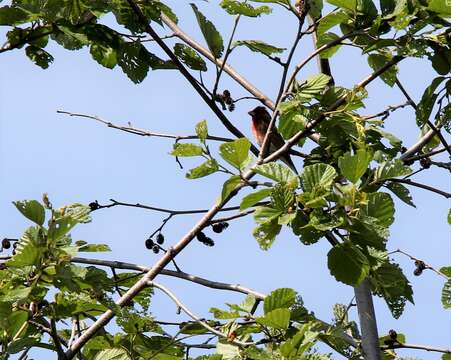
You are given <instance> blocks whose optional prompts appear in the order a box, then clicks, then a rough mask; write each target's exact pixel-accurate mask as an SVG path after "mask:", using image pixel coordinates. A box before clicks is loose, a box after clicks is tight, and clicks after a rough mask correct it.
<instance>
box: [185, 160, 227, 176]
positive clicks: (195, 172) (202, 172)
mask: <svg viewBox="0 0 451 360" xmlns="http://www.w3.org/2000/svg"><path fill="white" fill-rule="evenodd" d="M218 170H219V166H218V163H217V162H216V160H214V159H212V160H207V161H205V162H204V163H203V164H201V165H199V166H198V167H195V168H194V169H191V170H190V171H188V173H187V174H186V177H187V178H188V179H198V178H201V177H204V176H208V175H211V174H213V173H215V172H216V171H218Z"/></svg>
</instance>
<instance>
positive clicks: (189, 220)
mask: <svg viewBox="0 0 451 360" xmlns="http://www.w3.org/2000/svg"><path fill="white" fill-rule="evenodd" d="M197 3H198V5H199V7H200V8H201V9H202V11H204V12H205V14H206V15H207V16H208V17H209V18H211V19H212V20H213V21H214V22H215V24H216V25H217V27H218V28H219V29H220V31H221V32H222V34H223V35H224V38H225V39H227V36H228V34H229V33H230V31H231V27H232V18H231V17H230V16H229V15H227V14H226V13H225V12H224V11H222V10H221V9H220V8H219V7H217V6H216V5H215V3H216V1H212V2H211V3H210V4H209V3H205V2H202V1H198V2H197ZM168 4H169V5H171V6H172V7H173V9H174V10H175V11H176V13H177V14H178V15H179V17H180V19H181V20H180V25H181V27H182V28H183V29H185V30H186V31H187V32H188V33H189V34H191V35H192V36H193V37H195V38H196V39H197V40H202V37H201V34H200V32H199V30H198V28H197V25H196V24H195V22H194V21H195V20H194V16H193V14H192V11H191V9H190V7H189V5H188V3H185V2H184V1H170V2H168ZM103 21H104V22H105V23H111V18H105V19H104V20H103ZM156 26H157V25H156ZM159 30H161V33H164V30H162V29H161V28H159ZM294 30H295V23H294V21H293V20H288V19H287V17H286V13H284V12H282V11H280V10H276V11H274V13H273V14H272V15H270V16H265V17H263V18H262V19H259V20H255V19H247V18H246V19H243V21H242V23H241V24H240V26H239V28H238V32H237V36H236V38H237V39H262V40H265V41H267V42H268V43H271V44H274V45H276V46H280V47H289V45H290V43H291V41H292V37H293V36H294V33H293V31H294ZM3 34H4V32H2V35H3ZM2 37H3V36H2ZM149 49H151V50H152V49H154V50H153V51H154V52H155V53H157V54H160V51H159V50H158V49H156V48H155V45H150V46H149ZM47 50H48V51H49V52H50V53H51V54H53V56H54V57H55V62H54V63H53V64H52V65H51V66H50V68H49V69H47V70H41V69H40V68H39V67H37V66H35V65H34V64H33V63H31V61H29V60H28V59H27V58H26V56H25V54H24V51H23V49H22V50H15V51H11V52H8V53H4V54H1V55H0V76H1V82H0V99H1V106H0V188H1V192H0V213H1V215H2V219H3V221H2V223H3V226H2V227H1V232H0V236H1V237H19V236H20V235H21V233H22V232H23V230H24V229H25V228H26V227H27V226H28V225H29V224H28V222H27V220H26V219H25V218H24V217H22V216H21V215H20V214H19V213H18V212H17V210H16V209H15V207H14V206H13V205H12V204H11V202H12V201H14V200H22V199H38V200H40V199H41V196H42V194H43V193H44V192H47V193H48V194H49V197H50V199H51V201H52V202H53V204H54V205H57V206H59V205H64V204H70V203H72V202H82V203H89V202H91V201H93V200H98V201H99V202H100V203H106V202H108V199H110V198H114V199H117V200H120V201H124V202H141V203H144V204H148V205H154V206H160V207H166V208H171V209H197V208H208V207H209V206H211V205H212V204H213V203H214V201H215V199H216V197H217V195H218V194H219V191H220V185H221V184H222V182H223V181H224V180H225V179H226V178H225V177H224V175H223V174H215V175H212V176H210V177H208V178H204V179H199V180H187V179H185V176H184V171H183V170H180V169H179V167H178V165H177V164H176V162H175V161H174V158H173V157H172V156H170V155H168V152H169V151H170V150H171V148H172V143H171V141H168V140H164V139H157V138H142V137H137V136H134V135H129V134H125V133H123V132H120V131H116V130H113V129H108V128H106V127H104V126H102V125H100V124H99V123H96V122H94V121H90V120H85V119H77V118H69V117H66V116H64V115H58V114H56V110H58V109H60V110H66V111H72V112H79V113H86V114H91V115H98V116H100V117H101V118H103V119H105V120H108V121H111V122H114V123H118V124H123V125H125V124H127V122H131V123H132V125H134V126H136V127H140V128H145V129H148V130H152V131H161V132H167V133H176V134H192V133H193V128H194V125H195V124H196V123H197V122H198V121H200V120H201V119H206V120H207V121H208V126H209V129H210V133H211V134H214V135H218V136H220V135H223V136H229V134H228V133H227V131H226V130H225V129H224V128H223V127H222V125H221V124H220V123H219V121H218V119H217V118H216V117H215V116H214V114H213V113H212V112H211V111H210V109H209V108H208V107H207V106H206V105H205V104H204V103H203V102H202V101H201V100H200V98H199V97H198V96H197V95H196V94H194V93H193V91H192V89H191V88H190V85H189V84H188V83H187V82H186V81H185V80H184V79H183V78H182V77H181V76H180V75H179V74H178V73H177V72H176V71H154V72H150V73H149V75H148V77H147V78H146V80H145V81H144V82H143V83H142V84H140V85H134V84H133V83H132V82H131V81H129V80H128V78H127V77H126V76H125V75H124V74H123V73H122V71H121V70H120V69H119V68H115V69H114V70H108V69H106V68H103V67H101V66H100V65H98V64H97V63H96V62H95V61H94V60H92V59H91V57H90V55H89V52H88V51H87V50H86V49H84V50H81V51H78V52H70V51H67V50H64V49H63V48H61V47H59V46H56V45H54V43H51V44H50V45H49V46H48V49H47ZM311 50H312V42H311V39H308V38H306V39H304V40H303V42H302V43H301V47H300V51H298V52H297V53H296V55H295V62H298V61H300V60H302V59H303V58H304V57H305V56H306V55H307V54H309V52H310V51H311ZM230 62H231V64H232V65H233V66H234V67H235V68H236V69H237V70H238V71H239V72H241V73H242V74H245V76H246V77H247V78H249V80H251V81H252V82H253V83H254V84H255V85H256V86H257V87H258V88H260V89H261V90H263V91H264V92H265V93H267V94H268V95H270V96H271V97H274V96H275V94H276V91H277V88H278V81H279V77H280V71H281V70H280V69H279V68H278V66H277V65H275V64H272V63H268V62H267V61H266V60H265V58H264V57H262V56H259V55H257V54H251V53H250V52H249V51H247V50H246V49H239V50H236V51H235V52H234V53H233V54H232V56H231V58H230ZM210 68H211V69H212V70H213V68H212V67H211V66H210ZM400 68H401V69H400V79H401V81H402V82H403V83H404V84H405V86H406V87H407V89H408V90H409V91H410V92H411V94H412V95H413V97H414V99H415V100H419V98H420V97H421V93H422V89H424V88H425V87H426V86H427V85H428V83H430V81H431V79H432V78H433V77H435V74H434V72H433V70H432V69H431V68H430V65H429V62H428V61H427V60H421V61H420V60H418V61H406V62H405V63H402V64H401V65H400ZM332 70H333V73H334V74H335V78H336V82H337V83H338V84H339V85H343V86H348V87H349V86H352V85H353V84H354V83H356V82H358V81H359V80H361V79H362V78H363V77H365V76H366V75H368V74H369V73H370V68H369V67H368V65H367V63H366V59H365V57H364V56H361V55H360V53H359V51H358V50H356V49H351V50H350V49H343V50H341V51H340V52H339V54H338V55H337V56H335V57H334V58H333V60H332ZM316 71H317V70H316V63H315V62H314V61H312V62H311V65H310V66H308V67H306V68H305V70H304V71H303V72H301V74H300V78H301V79H302V78H305V77H307V76H308V75H311V74H314V73H315V72H316ZM212 79H213V78H212V77H206V81H208V82H209V83H210V84H211V82H212ZM221 88H222V89H224V88H228V89H230V90H231V92H232V94H233V96H235V97H238V96H244V95H247V94H246V92H245V91H244V90H242V89H241V88H240V87H239V86H237V85H236V84H235V83H234V82H233V81H231V80H229V79H228V78H227V77H226V76H225V77H224V78H223V81H222V82H221ZM368 90H369V100H368V102H367V109H366V110H365V114H372V113H375V112H378V111H380V110H383V109H384V107H385V106H387V105H389V104H392V105H393V104H399V103H401V102H403V101H404V99H403V97H402V94H400V92H399V90H397V89H396V88H393V89H390V88H388V87H387V86H386V85H385V84H383V83H382V82H381V81H380V80H377V81H375V82H374V83H373V84H371V85H370V86H369V88H368ZM255 105H256V104H255V103H253V102H247V103H246V102H240V103H238V106H237V109H236V111H235V112H233V113H230V114H229V115H230V120H231V121H232V122H233V123H234V124H236V126H237V127H239V128H240V129H241V130H242V131H243V132H244V133H245V134H248V135H250V131H249V125H250V124H249V119H248V115H247V114H246V113H247V111H248V110H249V109H250V108H252V107H254V106H255ZM414 123H415V117H414V114H413V112H412V111H411V110H410V109H405V110H399V111H397V112H396V113H394V114H393V115H392V116H391V117H390V118H389V119H388V120H387V129H388V130H389V131H392V132H393V133H394V134H396V135H397V136H398V137H400V138H402V139H404V141H405V145H406V146H407V147H408V146H409V145H410V144H412V143H413V142H414V141H415V139H416V138H417V136H418V134H417V132H416V131H415V130H414V129H415V126H414ZM212 149H216V144H212ZM437 159H443V161H446V156H441V157H440V156H438V157H437ZM296 161H297V164H298V165H299V166H300V165H301V163H300V162H299V160H296ZM183 164H184V165H185V170H187V169H189V168H190V166H191V167H192V166H195V165H196V164H198V161H197V160H191V159H188V160H186V161H185V160H183ZM424 174H425V175H419V176H418V177H417V180H418V181H421V182H427V183H429V184H432V185H434V186H437V187H439V188H442V189H444V190H448V191H450V190H451V189H450V182H449V173H447V172H446V171H445V170H443V169H442V170H431V171H428V172H424ZM411 192H412V195H413V198H414V201H415V203H416V204H417V209H414V208H411V207H408V206H407V205H405V204H404V203H400V202H398V201H396V222H395V223H394V225H393V226H392V228H391V237H390V241H389V245H388V248H389V249H390V250H395V249H397V248H401V249H403V250H404V251H406V252H409V253H411V254H413V255H415V256H417V257H419V258H422V259H424V260H425V261H426V262H428V263H429V264H432V265H434V266H436V267H440V266H447V265H450V261H451V260H450V257H449V254H450V251H451V244H450V242H449V241H450V231H449V225H447V222H446V215H447V212H448V208H449V207H450V203H449V201H446V200H444V199H443V198H441V197H439V196H438V195H436V194H432V193H428V192H425V191H422V190H417V189H411ZM163 216H164V215H162V214H158V213H154V212H149V211H145V210H140V209H130V208H119V207H116V208H112V209H106V210H102V211H98V212H95V213H94V214H93V222H92V223H90V224H88V225H81V226H79V227H77V228H76V230H75V231H74V232H73V238H74V239H75V240H78V239H83V240H86V241H88V242H94V243H106V244H109V245H110V247H111V249H112V252H111V253H107V254H105V255H98V256H99V257H102V258H107V259H114V260H122V261H128V262H133V263H138V264H143V265H152V264H153V263H154V262H155V261H157V259H158V257H159V256H158V255H154V254H153V253H152V252H151V251H148V250H146V249H145V248H144V240H145V238H146V236H147V235H148V234H149V233H151V232H153V230H154V229H155V228H156V227H158V226H159V224H160V222H161V220H162V219H163ZM198 218H199V216H186V217H176V218H174V219H173V220H172V221H171V222H170V223H169V224H168V226H167V227H166V228H165V230H164V234H165V237H166V239H167V240H166V241H167V244H173V243H176V242H177V241H178V239H179V238H180V237H181V236H182V235H183V234H185V232H186V231H187V230H189V229H190V227H191V226H192V225H193V224H194V222H195V221H196V219H198ZM253 227H254V224H253V220H252V218H244V219H241V220H238V221H235V222H233V223H232V224H231V226H230V227H229V229H227V231H225V232H224V233H222V234H219V235H217V234H212V238H213V239H214V240H215V241H216V246H214V247H213V248H207V247H205V246H203V245H202V244H200V243H199V242H197V241H193V242H192V244H190V245H189V246H188V248H187V249H186V250H185V251H183V253H182V254H180V255H179V256H178V257H177V262H178V263H179V265H180V266H181V268H182V269H183V270H184V271H186V272H189V273H192V274H195V275H200V276H204V277H207V278H209V279H212V280H217V281H224V282H231V283H240V284H242V285H245V286H248V287H250V288H253V289H255V290H257V291H260V292H270V291H271V290H273V289H275V288H278V287H291V288H294V289H295V290H297V291H298V292H299V294H300V295H301V296H302V297H303V299H304V300H305V303H306V306H307V307H308V308H309V309H310V310H312V311H314V312H315V314H316V315H317V316H318V317H320V318H321V319H323V320H325V321H330V320H331V318H332V310H331V309H332V306H333V305H334V304H335V303H336V302H341V303H348V302H349V300H350V299H351V298H352V296H353V290H352V288H350V287H347V286H345V285H343V284H341V283H337V282H336V281H335V280H334V279H333V278H332V277H331V275H330V274H329V271H328V269H327V258H326V254H327V251H328V249H329V244H328V243H327V242H326V241H320V242H319V243H318V244H316V245H312V246H304V245H302V244H301V243H300V242H299V240H297V239H296V237H294V236H293V235H292V234H290V232H289V231H286V230H285V231H283V232H282V234H281V235H280V236H279V237H278V239H277V241H276V243H275V244H274V246H273V248H272V249H271V250H270V251H268V252H264V251H262V250H260V249H259V247H258V245H257V243H256V241H255V240H254V239H253V237H252V234H251V232H252V229H253ZM396 261H398V262H399V263H400V264H401V265H402V267H403V269H404V271H405V273H406V274H407V276H408V278H409V279H410V281H411V282H412V286H413V289H414V297H415V302H416V305H415V306H413V305H411V304H408V305H407V307H406V310H405V313H404V314H403V315H402V317H401V318H400V319H399V320H394V319H393V318H392V317H391V315H390V312H389V310H388V308H387V307H386V305H385V303H384V302H383V301H382V300H381V299H375V303H376V311H377V318H378V325H379V332H380V334H384V333H387V332H388V330H389V329H396V330H397V331H398V332H399V333H405V334H406V336H407V341H408V342H409V343H419V344H429V345H435V346H441V347H447V346H448V347H449V346H450V345H451V338H450V334H451V332H450V321H451V312H450V311H449V310H448V311H445V310H444V309H443V308H442V305H441V302H440V292H441V287H442V285H443V281H442V279H441V278H439V277H438V276H436V275H435V274H433V273H432V272H428V271H427V272H425V273H424V274H423V275H422V276H420V277H414V276H413V275H412V271H413V269H414V267H413V264H412V263H411V262H410V261H408V260H407V259H406V258H402V257H400V256H397V257H396ZM158 281H159V282H161V283H163V284H165V285H167V286H169V287H170V288H171V289H172V290H173V291H174V292H175V293H176V294H177V295H178V296H179V297H180V298H181V300H182V301H183V302H185V303H186V304H187V305H189V307H191V308H192V309H193V310H194V311H195V312H196V313H197V314H199V315H201V316H205V317H207V316H208V313H207V311H208V309H209V308H210V307H213V306H214V307H224V303H225V302H228V303H233V302H239V301H241V299H242V298H243V297H242V296H240V295H236V294H233V293H224V292H220V291H214V290H211V289H206V288H202V287H200V286H196V285H192V284H190V283H184V282H183V281H180V280H174V279H170V278H166V277H159V278H158ZM175 311H176V308H175V306H174V305H173V304H172V302H171V301H170V300H169V299H168V298H165V297H164V296H156V297H155V301H154V303H153V307H152V313H153V315H155V316H156V317H157V318H158V319H159V320H167V321H171V320H172V321H177V320H182V319H184V318H185V317H184V316H182V315H177V314H176V313H175ZM351 314H352V316H353V317H355V316H356V314H355V311H353V312H352V313H351ZM399 354H400V355H406V356H407V355H412V356H417V357H420V358H424V359H438V358H439V357H440V355H439V354H437V353H435V354H434V353H425V352H419V351H416V352H411V351H407V350H401V351H399Z"/></svg>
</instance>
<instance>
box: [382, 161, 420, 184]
mask: <svg viewBox="0 0 451 360" xmlns="http://www.w3.org/2000/svg"><path fill="white" fill-rule="evenodd" d="M411 172H412V170H411V169H410V168H409V167H408V166H405V165H404V163H403V162H402V161H401V160H398V159H396V160H391V161H385V162H383V163H382V164H381V165H380V166H379V167H378V168H377V169H376V170H375V171H374V182H380V181H383V180H386V179H391V178H397V177H399V176H405V175H409V174H410V173H411Z"/></svg>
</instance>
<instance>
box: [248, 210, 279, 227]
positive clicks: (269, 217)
mask: <svg viewBox="0 0 451 360" xmlns="http://www.w3.org/2000/svg"><path fill="white" fill-rule="evenodd" d="M282 213H283V212H282V211H281V210H279V209H274V208H272V207H269V206H259V207H257V208H256V209H255V212H254V219H255V222H256V223H258V224H266V223H269V222H271V221H273V220H274V219H277V218H278V217H279V216H280V215H282Z"/></svg>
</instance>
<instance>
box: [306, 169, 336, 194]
mask: <svg viewBox="0 0 451 360" xmlns="http://www.w3.org/2000/svg"><path fill="white" fill-rule="evenodd" d="M336 176H337V172H336V171H335V169H334V168H333V167H332V166H330V165H327V164H323V163H318V164H314V165H308V166H306V167H304V172H303V173H302V175H301V184H302V188H303V189H304V191H305V192H311V191H313V190H314V189H315V188H316V187H323V188H329V187H330V186H331V185H332V183H333V181H334V179H335V177H336Z"/></svg>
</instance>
